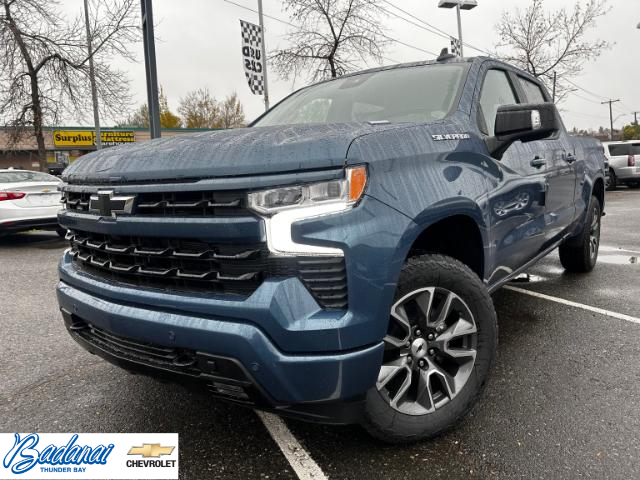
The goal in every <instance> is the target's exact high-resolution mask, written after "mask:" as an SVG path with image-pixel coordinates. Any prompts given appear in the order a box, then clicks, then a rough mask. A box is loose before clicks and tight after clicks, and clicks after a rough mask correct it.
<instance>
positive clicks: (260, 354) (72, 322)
mask: <svg viewBox="0 0 640 480" xmlns="http://www.w3.org/2000/svg"><path fill="white" fill-rule="evenodd" d="M60 269H61V277H62V278H63V279H62V280H61V282H60V283H59V285H58V288H57V294H58V301H59V304H60V308H61V311H62V315H63V318H64V321H65V325H66V327H67V330H68V331H69V333H70V335H71V336H72V337H73V339H74V340H75V341H76V342H78V343H79V344H80V345H81V346H82V347H84V348H85V349H86V350H88V351H89V352H91V353H94V354H97V355H99V356H101V357H103V358H105V359H106V360H108V361H110V362H111V363H114V364H116V365H119V366H121V367H123V368H125V369H127V370H129V371H133V372H139V373H144V374H148V375H151V376H156V377H158V376H160V377H167V378H170V379H174V380H176V381H178V382H179V383H183V384H200V385H202V386H205V387H206V388H207V389H208V390H209V391H210V392H211V393H212V394H213V395H215V396H218V397H222V398H223V399H227V400H231V401H236V402H241V403H246V404H249V405H253V406H256V407H258V408H262V409H267V410H275V411H277V412H278V413H282V414H285V415H290V416H295V417H298V418H301V419H306V420H311V421H318V422H323V423H353V422H356V421H357V420H358V418H359V416H360V414H361V412H362V403H363V399H364V393H365V392H366V391H367V390H368V389H369V388H370V387H371V386H372V385H374V384H375V381H376V378H377V374H378V369H379V365H380V363H381V359H382V353H383V345H382V343H379V344H373V345H369V346H366V347H363V348H358V349H352V350H348V351H340V352H335V353H332V352H322V353H319V352H313V353H308V354H303V353H285V352H283V351H281V349H279V348H278V346H277V345H276V344H275V343H274V341H273V340H272V339H271V338H269V336H268V335H267V334H266V332H265V331H264V330H263V329H262V328H260V326H258V325H254V324H252V323H251V322H249V321H246V320H242V319H239V318H229V317H214V316H211V315H195V314H193V313H190V314H185V313H184V312H177V311H174V310H172V309H170V308H168V307H166V306H165V305H167V303H165V302H166V301H167V298H166V297H168V295H167V294H158V297H157V304H156V307H155V308H153V309H152V308H150V307H149V306H148V305H135V304H131V303H128V302H124V301H123V302H118V301H115V300H114V299H113V293H114V292H113V291H112V292H108V293H107V292H105V294H107V295H104V296H103V295H100V294H99V293H96V292H92V291H88V290H85V289H83V288H78V287H76V286H72V285H71V282H70V281H69V280H70V279H71V277H78V276H82V275H83V273H82V272H74V266H73V265H72V264H71V263H69V262H68V258H67V256H65V258H64V259H63V262H62V264H61V267H60ZM65 278H66V279H67V281H65ZM297 282H298V281H297V280H296V279H287V280H283V281H282V282H274V283H279V284H280V285H275V284H272V285H265V286H263V288H268V289H276V290H277V289H283V288H284V289H291V288H293V289H294V290H296V287H295V286H294V284H295V283H297ZM74 283H75V282H74ZM84 283H85V286H89V288H91V281H90V279H88V278H85V279H84ZM104 286H105V285H104V284H103V287H104ZM113 288H121V287H115V286H114V287H113ZM263 293H264V292H263ZM116 296H117V295H116ZM276 297H277V295H276ZM272 300H273V297H272ZM263 313H264V314H265V317H266V316H268V314H269V310H268V308H267V310H266V311H264V312H263ZM323 313H324V315H323V318H322V320H321V321H322V323H324V322H331V321H333V322H334V324H335V325H336V326H338V325H342V326H343V325H344V322H343V321H341V320H340V318H334V319H329V318H328V317H327V315H326V314H327V313H329V312H323ZM332 313H333V314H334V315H335V316H336V317H339V316H344V315H345V312H344V311H342V312H332ZM325 325H326V324H325Z"/></svg>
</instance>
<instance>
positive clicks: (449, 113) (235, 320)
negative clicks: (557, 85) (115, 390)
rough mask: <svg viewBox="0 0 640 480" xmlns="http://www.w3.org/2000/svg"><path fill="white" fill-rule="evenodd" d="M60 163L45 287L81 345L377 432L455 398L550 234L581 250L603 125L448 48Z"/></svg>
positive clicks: (307, 415) (499, 66) (228, 393)
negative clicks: (510, 292)
mask: <svg viewBox="0 0 640 480" xmlns="http://www.w3.org/2000/svg"><path fill="white" fill-rule="evenodd" d="M64 179H65V181H66V182H67V184H66V185H65V187H64V199H63V201H64V204H65V206H66V209H65V210H64V211H63V213H62V214H61V215H60V222H61V224H62V225H64V226H65V227H66V228H68V229H69V241H70V249H69V250H68V251H67V252H65V254H64V257H63V258H62V261H61V264H60V284H59V286H58V289H57V293H58V300H59V303H60V307H61V311H62V315H63V318H64V322H65V324H66V326H67V329H68V331H69V333H70V335H71V336H72V337H73V338H74V339H75V340H76V341H77V342H78V343H79V344H80V345H82V346H83V347H84V348H85V349H87V350H89V351H90V352H92V353H95V354H97V355H100V356H102V357H104V358H105V359H107V360H109V361H111V362H113V363H115V364H118V365H121V366H122V367H124V368H125V369H128V370H133V371H142V372H146V373H148V374H151V375H155V376H170V377H173V378H175V379H177V381H180V382H183V383H191V382H199V383H201V384H203V385H206V386H207V387H208V388H209V390H210V392H211V394H212V395H215V396H218V397H221V398H225V399H228V400H233V401H237V402H240V403H243V404H249V405H254V406H257V407H259V408H263V409H271V410H274V411H276V412H278V413H281V414H286V415H291V416H295V417H297V418H302V419H306V420H311V421H316V422H327V423H350V422H360V423H362V424H363V425H364V426H365V427H366V429H367V430H368V431H369V432H371V434H373V435H374V436H376V437H378V438H381V439H382V440H385V441H388V442H405V441H414V440H419V439H423V438H427V437H431V436H434V435H437V434H439V433H440V432H442V431H443V430H445V429H447V428H449V427H451V426H452V425H454V424H455V423H456V422H458V421H459V420H460V419H461V418H462V417H463V416H464V415H465V414H466V413H467V412H468V411H469V409H470V408H471V406H472V405H473V404H474V402H475V401H476V400H477V399H478V397H479V395H480V393H481V391H482V390H483V388H484V386H485V385H486V383H487V381H488V378H489V372H490V370H491V366H492V365H493V362H494V358H495V354H496V343H497V322H496V313H495V310H494V307H493V304H492V300H491V296H490V293H491V292H493V291H495V290H497V289H498V288H500V287H501V286H502V285H504V284H505V283H506V282H508V281H509V280H510V279H512V278H514V277H515V276H517V275H518V274H520V273H521V272H523V271H524V270H526V269H527V268H529V267H530V266H531V265H532V264H533V263H534V262H536V261H537V260H539V259H540V258H542V257H544V256H545V255H547V254H548V253H550V252H551V251H553V250H554V249H555V248H558V247H559V248H560V260H561V262H562V265H563V266H564V268H565V269H566V270H568V271H571V272H589V271H590V270H592V269H593V268H594V266H595V264H596V260H597V256H598V246H599V238H600V217H601V214H602V211H603V209H604V206H605V204H604V202H605V199H604V156H603V153H602V147H601V144H600V142H598V141H596V140H592V139H577V138H572V137H570V136H569V135H568V134H567V132H566V130H565V128H564V126H563V123H562V121H561V119H560V116H559V113H558V111H557V109H556V107H555V105H554V104H553V103H552V102H551V98H550V96H549V94H548V92H547V91H546V90H545V88H544V86H543V85H542V84H541V83H540V82H539V81H538V79H536V78H534V77H532V76H530V75H528V74H527V73H525V72H524V71H521V70H518V69H517V68H515V67H513V66H510V65H508V64H506V63H502V62H499V61H496V60H494V59H489V58H476V59H468V60H464V61H462V60H458V59H456V58H453V57H452V56H449V55H444V56H442V57H441V58H440V59H438V61H433V62H424V63H414V64H406V65H399V66H395V67H388V68H379V69H374V70H368V71H365V72H361V73H357V74H352V75H346V76H344V77H341V78H339V79H335V80H331V81H327V82H323V83H319V84H317V85H313V86H310V87H307V88H303V89H302V90H299V91H298V92H296V93H294V94H292V95H291V96H289V97H288V98H286V99H284V100H283V101H282V102H280V103H279V104H278V105H276V106H275V107H274V108H272V109H271V110H270V111H269V112H267V113H266V114H265V115H263V116H262V117H260V118H259V119H258V120H257V121H256V122H255V123H254V124H253V125H252V126H251V127H250V128H244V129H236V130H226V131H217V132H205V133H197V134H194V135H192V136H189V137H180V138H179V139H161V140H154V141H151V142H144V143H140V144H137V145H135V146H131V147H114V148H110V149H107V150H103V151H101V152H96V153H91V154H89V155H86V156H84V157H82V158H81V159H80V160H78V161H77V162H75V163H74V164H73V165H71V166H70V167H69V168H68V169H67V170H66V171H65V173H64ZM549 341H550V342H551V343H553V339H550V340H549ZM549 348H554V347H553V345H551V344H550V347H549ZM79 368H82V367H79ZM505 415H508V412H505Z"/></svg>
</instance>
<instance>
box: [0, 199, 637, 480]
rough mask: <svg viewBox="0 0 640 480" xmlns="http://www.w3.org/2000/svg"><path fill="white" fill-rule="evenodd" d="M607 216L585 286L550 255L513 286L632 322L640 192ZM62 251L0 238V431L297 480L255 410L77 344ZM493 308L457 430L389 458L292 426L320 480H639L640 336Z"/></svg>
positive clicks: (545, 306)
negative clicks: (67, 323)
mask: <svg viewBox="0 0 640 480" xmlns="http://www.w3.org/2000/svg"><path fill="white" fill-rule="evenodd" d="M606 211H607V216H606V217H605V218H604V219H603V229H602V242H601V243H602V247H603V248H602V250H601V255H600V261H599V264H598V266H597V268H596V270H595V271H594V272H592V273H591V274H589V275H569V274H566V273H564V272H563V271H562V269H561V267H560V264H559V261H558V258H557V254H552V255H550V256H549V257H548V258H546V259H544V260H543V261H541V262H540V263H539V264H538V265H536V266H535V267H533V268H532V269H531V270H530V271H529V274H530V275H531V277H530V281H529V282H527V283H519V284H517V286H518V287H520V288H525V289H529V290H533V291H537V292H541V293H545V294H547V295H552V296H556V297H560V298H564V299H567V300H571V301H574V302H579V303H584V304H587V305H591V306H595V307H600V308H604V309H608V310H612V311H615V312H619V313H625V314H628V315H632V316H636V317H640V262H639V261H638V260H639V259H640V190H627V189H620V190H618V191H616V192H608V193H607V207H606ZM64 248H65V243H64V241H61V240H60V239H58V238H57V236H56V235H55V234H51V233H47V232H31V233H27V234H20V235H15V236H13V237H9V238H5V239H0V345H1V348H0V432H30V431H36V432H178V433H180V477H181V478H184V479H205V478H212V479H243V480H244V479H253V478H258V479H260V478H271V479H280V478H283V479H288V478H296V475H295V473H294V472H293V470H292V468H291V467H290V466H289V464H288V463H287V461H286V459H285V458H284V456H283V455H282V454H281V453H280V451H279V449H278V447H277V445H276V444H275V443H274V442H273V440H272V439H271V437H270V435H269V433H268V432H267V431H266V430H265V428H264V426H263V425H262V423H261V422H260V420H259V419H258V417H257V416H256V415H255V414H254V413H253V412H252V411H251V410H248V409H245V408H242V407H238V406H234V405H229V404H225V403H222V402H219V401H213V400H211V399H210V398H209V397H208V396H207V395H206V394H203V393H194V392H190V391H187V390H185V389H183V388H182V387H180V386H177V385H171V384H163V383H160V382H158V381H155V380H153V379H149V378H146V377H140V376H133V375H130V374H127V373H124V372H122V371H121V370H119V369H117V368H116V367H114V366H111V365H110V364H108V363H106V362H104V361H102V360H100V359H99V358H97V357H95V356H92V355H90V354H88V353H86V352H85V351H84V350H82V349H81V348H80V347H79V346H77V345H76V344H75V342H73V341H72V340H71V339H70V338H69V337H68V335H67V333H66V331H65V329H64V327H63V325H62V320H61V318H60V315H59V313H58V308H57V305H56V302H55V296H54V293H53V291H54V288H55V285H56V282H57V274H56V263H57V260H58V258H59V257H60V254H61V253H62V251H63V249H64ZM494 303H495V306H496V311H497V312H498V318H499V326H500V334H499V339H500V345H499V351H498V360H497V363H496V367H495V370H494V372H493V376H492V380H491V382H490V384H489V386H488V388H487V390H486V392H485V395H484V396H483V398H482V399H481V401H480V402H479V404H478V405H476V407H475V408H474V409H473V410H472V413H471V415H470V416H469V417H468V418H467V419H466V420H465V421H463V422H462V423H461V424H460V425H459V426H458V427H457V428H456V429H455V430H453V431H450V432H449V433H447V434H445V435H444V436H442V437H440V438H438V439H436V440H434V441H430V442H424V443H421V444H417V445H412V446H404V447H398V446H388V445H384V444H381V443H379V442H377V441H374V440H372V439H371V438H370V437H368V436H367V435H366V434H365V433H364V432H363V431H362V430H361V429H360V428H359V427H357V426H351V427H326V426H319V425H312V424H306V423H301V422H296V421H291V420H287V425H288V426H289V428H290V430H291V431H292V432H293V433H294V435H295V436H296V437H297V438H298V440H299V441H300V442H301V443H302V444H303V445H304V447H305V448H306V449H307V450H308V451H309V453H310V454H311V456H312V457H313V459H314V460H315V461H316V462H317V463H318V464H319V466H320V467H321V468H322V470H323V471H324V472H325V474H326V475H327V477H328V478H330V479H362V478H380V479H423V478H429V479H437V478H447V479H457V478H465V479H466V478H482V479H484V478H509V479H511V478H527V479H529V478H534V479H538V478H540V479H574V478H576V479H579V478H598V479H600V478H607V479H609V478H613V479H618V478H620V479H630V478H640V413H639V412H640V325H638V324H634V323H630V322H625V321H623V320H617V319H615V318H611V317H607V316H604V315H600V314H596V313H591V312H588V311H584V310H580V309H576V308H573V307H570V306H566V305H561V304H557V303H553V302H549V301H547V300H543V299H538V298H533V297H530V296H527V295H523V294H521V293H517V292H513V291H508V290H505V289H502V290H500V291H498V292H497V293H496V294H495V295H494Z"/></svg>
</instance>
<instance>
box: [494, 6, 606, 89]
mask: <svg viewBox="0 0 640 480" xmlns="http://www.w3.org/2000/svg"><path fill="white" fill-rule="evenodd" d="M608 11H609V8H608V6H607V0H585V2H584V3H583V2H582V1H581V0H578V1H577V2H576V4H575V6H574V7H573V9H572V10H567V9H566V8H560V9H558V10H555V11H548V10H546V9H545V4H544V0H532V2H531V5H530V6H529V7H528V8H526V9H525V10H521V9H519V8H518V9H516V10H515V11H514V12H513V13H510V12H504V13H503V14H502V17H501V19H500V21H499V22H498V24H497V25H496V30H497V32H498V35H499V36H500V44H499V45H498V51H497V52H496V56H497V57H499V58H502V59H503V60H505V61H507V62H509V63H512V64H514V65H516V66H518V67H520V68H522V69H523V70H526V71H527V72H529V73H530V74H532V75H534V76H536V77H538V78H540V80H541V81H542V82H544V83H545V84H546V86H547V88H548V89H549V91H552V90H553V76H554V72H555V74H556V77H557V80H556V101H557V102H560V101H562V100H563V99H564V98H565V97H566V96H567V95H568V94H569V93H570V92H571V90H572V87H571V84H570V83H569V80H570V79H571V78H572V77H575V76H577V75H579V74H580V72H581V71H582V68H583V66H584V64H585V62H587V61H589V60H594V59H596V58H597V57H599V56H600V55H601V54H602V52H603V51H604V50H606V49H608V48H610V46H611V45H610V44H609V43H608V42H606V41H604V40H592V41H590V40H587V39H586V38H585V37H586V34H587V33H588V32H589V31H590V30H592V29H594V28H595V27H596V23H597V20H598V19H599V18H600V17H602V16H604V15H605V14H606V13H607V12H608ZM501 49H502V50H501Z"/></svg>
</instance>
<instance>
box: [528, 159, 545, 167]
mask: <svg viewBox="0 0 640 480" xmlns="http://www.w3.org/2000/svg"><path fill="white" fill-rule="evenodd" d="M546 164H547V160H546V159H544V158H541V157H536V158H534V159H533V160H531V166H532V167H535V168H541V167H544V166H545V165H546Z"/></svg>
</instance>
